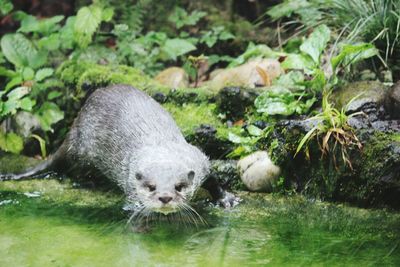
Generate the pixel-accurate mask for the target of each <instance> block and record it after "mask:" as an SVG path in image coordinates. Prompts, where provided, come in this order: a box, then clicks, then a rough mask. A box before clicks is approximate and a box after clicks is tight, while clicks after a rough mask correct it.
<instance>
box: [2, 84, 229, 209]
mask: <svg viewBox="0 0 400 267" xmlns="http://www.w3.org/2000/svg"><path fill="white" fill-rule="evenodd" d="M71 168H74V169H78V170H79V171H81V170H82V171H83V170H90V172H94V173H100V174H102V175H103V176H105V177H107V178H108V179H110V180H111V181H113V182H115V183H116V184H117V185H118V186H119V187H120V188H121V189H122V190H123V191H124V193H125V195H126V197H127V200H128V203H129V202H130V203H139V204H140V209H141V210H146V212H157V213H163V214H169V213H173V212H176V211H178V210H180V209H186V210H189V209H190V210H191V211H193V209H192V208H190V207H189V205H188V201H189V200H190V199H191V198H192V196H193V194H194V193H195V191H196V190H197V189H198V188H199V187H200V185H202V183H203V182H204V180H205V178H206V177H207V175H208V174H209V170H210V163H209V159H208V158H207V156H206V155H205V154H203V152H201V151H200V150H199V149H198V148H197V147H195V146H193V145H191V144H189V143H187V142H186V140H185V138H184V136H183V135H182V133H181V131H180V129H179V128H178V126H177V125H176V123H175V121H174V120H173V118H172V117H171V115H170V114H169V113H168V112H167V111H165V110H164V109H163V108H162V106H161V105H160V104H158V103H157V102H156V101H155V100H154V99H153V98H151V97H150V96H148V95H147V94H145V93H144V92H142V91H141V90H138V89H136V88H133V87H131V86H128V85H113V86H108V87H105V88H99V89H97V90H95V91H94V92H93V93H92V94H91V95H90V96H89V97H88V98H87V100H86V102H85V104H84V105H83V107H82V109H81V111H80V112H79V114H78V116H77V117H76V119H75V121H74V123H73V125H72V127H71V129H70V131H69V133H68V134H67V136H66V139H65V140H64V142H63V143H62V145H61V146H60V147H59V149H58V150H57V151H56V152H55V153H54V154H53V155H52V156H50V157H49V158H48V160H46V161H44V162H43V163H41V164H39V165H38V166H36V167H34V168H33V169H30V170H27V171H25V172H24V173H21V174H11V175H8V176H7V179H12V180H18V179H22V178H26V177H31V176H33V175H36V174H38V173H41V172H43V171H55V172H57V173H60V172H63V171H65V170H68V169H71ZM4 178H5V176H3V180H4ZM214 191H217V192H219V195H220V196H221V197H222V196H224V195H223V194H221V190H215V188H214ZM228 202H229V200H228V201H223V202H222V203H228ZM228 206H229V203H228Z"/></svg>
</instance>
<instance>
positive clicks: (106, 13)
mask: <svg viewBox="0 0 400 267" xmlns="http://www.w3.org/2000/svg"><path fill="white" fill-rule="evenodd" d="M113 16H114V9H113V8H111V7H108V8H105V9H104V10H103V11H102V13H101V19H102V20H103V21H105V22H109V21H110V20H111V19H112V17H113Z"/></svg>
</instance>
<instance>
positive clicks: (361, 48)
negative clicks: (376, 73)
mask: <svg viewBox="0 0 400 267" xmlns="http://www.w3.org/2000/svg"><path fill="white" fill-rule="evenodd" d="M376 55H378V50H377V49H376V48H375V46H374V45H373V44H369V43H360V44H346V45H344V46H343V48H342V50H341V52H340V53H339V55H337V56H336V57H333V58H332V60H331V64H332V68H333V70H336V69H337V67H338V65H339V64H344V65H348V64H354V63H356V62H358V61H361V60H364V59H367V58H370V57H373V56H376Z"/></svg>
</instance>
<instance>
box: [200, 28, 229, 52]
mask: <svg viewBox="0 0 400 267" xmlns="http://www.w3.org/2000/svg"><path fill="white" fill-rule="evenodd" d="M234 38H235V36H234V35H233V34H232V33H230V32H228V31H227V30H225V27H224V26H215V27H213V28H211V30H209V31H205V32H203V36H202V37H201V38H200V43H205V44H206V45H207V46H208V47H209V48H211V47H213V46H214V45H215V44H216V43H217V42H218V41H226V40H231V39H234Z"/></svg>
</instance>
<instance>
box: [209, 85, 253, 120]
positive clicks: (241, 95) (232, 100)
mask: <svg viewBox="0 0 400 267" xmlns="http://www.w3.org/2000/svg"><path fill="white" fill-rule="evenodd" d="M258 95H259V93H258V92H257V91H255V90H254V89H245V88H241V87H225V88H223V89H222V90H221V91H219V93H218V94H217V96H216V102H217V105H218V108H219V110H220V111H221V112H222V113H225V114H226V115H227V116H228V118H233V119H238V118H243V117H244V113H245V111H246V108H247V107H249V106H252V105H253V104H254V100H255V99H256V97H257V96H258Z"/></svg>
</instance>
